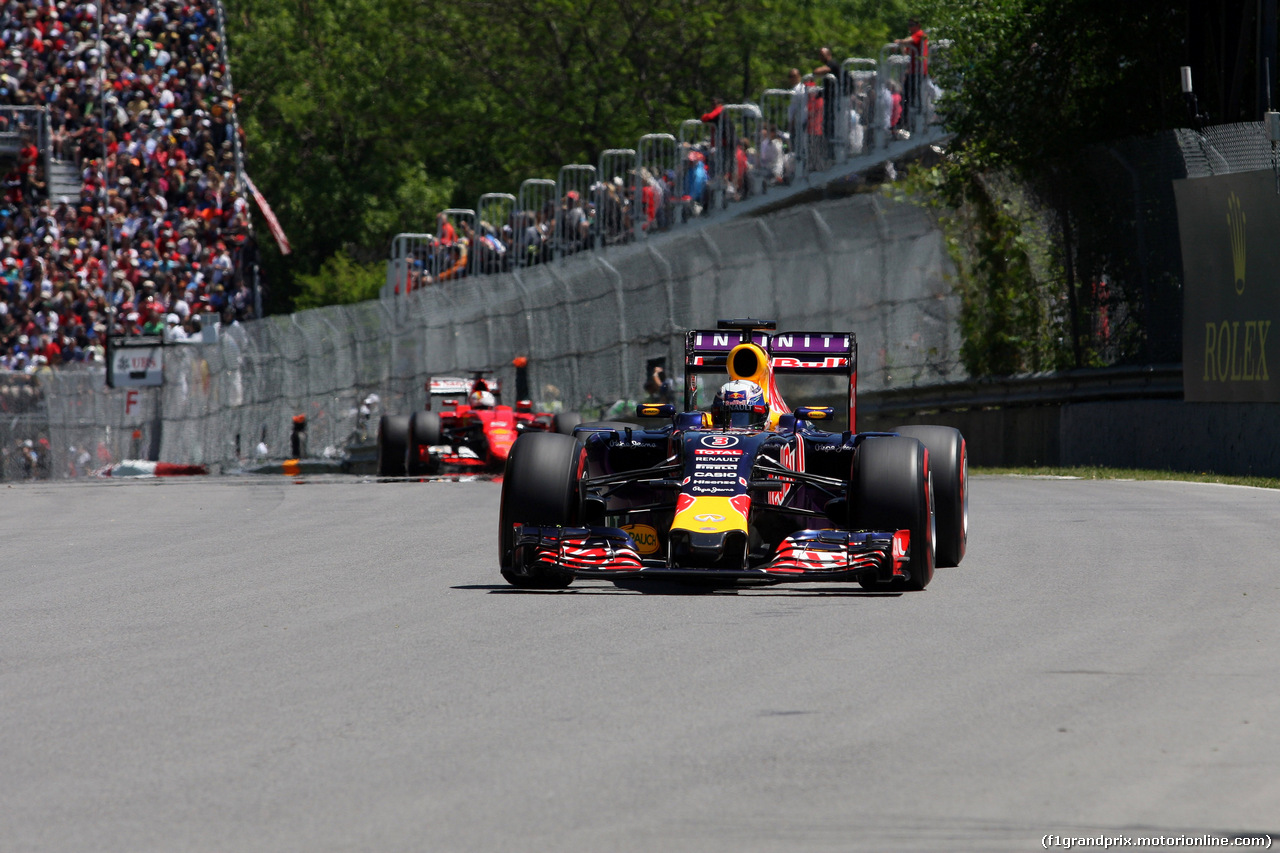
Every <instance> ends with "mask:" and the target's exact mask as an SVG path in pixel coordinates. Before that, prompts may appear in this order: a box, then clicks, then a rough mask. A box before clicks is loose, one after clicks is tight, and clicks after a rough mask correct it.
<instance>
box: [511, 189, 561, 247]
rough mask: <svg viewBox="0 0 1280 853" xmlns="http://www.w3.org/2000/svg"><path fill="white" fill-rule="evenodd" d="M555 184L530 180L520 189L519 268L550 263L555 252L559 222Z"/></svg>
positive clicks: (517, 241)
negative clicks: (555, 238) (556, 227)
mask: <svg viewBox="0 0 1280 853" xmlns="http://www.w3.org/2000/svg"><path fill="white" fill-rule="evenodd" d="M557 197H558V196H557V193H556V182H555V181H552V180H549V179H547V178H529V179H528V180H527V181H525V182H524V183H522V184H521V185H520V192H519V194H518V195H517V197H516V199H517V200H516V206H517V207H519V208H520V209H519V211H518V212H517V214H516V217H517V219H518V220H519V227H518V228H517V229H516V235H515V248H516V258H515V260H516V265H517V266H520V267H530V266H534V265H535V264H541V263H544V262H545V261H549V260H551V253H552V250H553V249H554V244H553V243H552V239H551V237H552V233H551V232H552V230H553V229H554V228H555V221H556V199H557Z"/></svg>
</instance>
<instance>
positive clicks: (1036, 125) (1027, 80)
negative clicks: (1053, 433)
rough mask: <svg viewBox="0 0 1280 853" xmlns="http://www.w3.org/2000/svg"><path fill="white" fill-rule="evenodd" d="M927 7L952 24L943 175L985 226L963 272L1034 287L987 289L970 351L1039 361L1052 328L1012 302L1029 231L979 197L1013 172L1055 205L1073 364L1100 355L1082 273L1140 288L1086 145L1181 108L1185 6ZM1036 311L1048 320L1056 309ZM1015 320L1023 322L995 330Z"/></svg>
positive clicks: (956, 2)
mask: <svg viewBox="0 0 1280 853" xmlns="http://www.w3.org/2000/svg"><path fill="white" fill-rule="evenodd" d="M927 13H928V16H929V21H930V23H931V26H932V29H933V30H934V32H935V33H936V34H942V35H950V36H954V37H955V38H954V42H953V44H952V45H951V46H950V47H949V48H948V49H947V50H946V51H945V52H944V53H943V54H941V57H940V58H941V60H942V61H939V62H935V67H934V69H933V72H934V74H935V76H936V77H937V78H938V80H939V81H940V83H941V85H942V87H943V88H944V89H945V90H946V91H947V96H946V98H945V100H944V102H943V111H944V115H945V118H946V122H947V125H948V127H949V128H950V129H951V130H953V131H955V134H956V137H955V141H954V144H953V146H952V149H951V157H950V158H949V159H948V161H947V162H946V163H945V164H944V165H943V166H942V167H941V175H942V181H941V182H940V187H941V189H942V190H943V192H944V197H945V198H947V199H948V200H949V201H950V203H951V204H952V205H953V207H954V208H955V209H957V210H958V209H960V207H961V206H963V205H966V204H967V205H970V206H971V209H972V210H974V211H978V212H979V213H978V215H977V216H976V218H975V219H974V220H973V222H972V225H973V226H974V227H976V228H979V229H982V235H981V236H980V237H978V238H976V239H975V240H973V241H972V245H973V247H974V249H975V250H976V251H978V252H980V253H981V254H983V255H985V258H984V259H982V260H981V261H979V262H978V263H977V264H976V265H975V266H974V267H973V268H972V270H971V272H973V273H974V274H975V275H977V276H979V278H982V279H983V286H984V287H985V289H986V291H987V293H988V296H990V295H992V294H995V293H1003V292H1007V291H1008V290H1009V289H1010V288H1017V287H1019V286H1021V287H1022V288H1023V290H1025V291H1028V292H1027V293H1026V294H1024V295H1025V297H1026V298H1024V299H1012V300H1010V299H986V300H984V302H983V304H984V306H985V308H984V310H988V311H992V312H997V313H1001V312H1005V313H1004V314H1002V316H1001V317H999V318H995V319H992V320H991V321H990V322H989V323H986V324H977V325H975V326H971V327H969V328H968V329H967V332H968V333H971V334H975V335H978V336H979V337H978V338H977V339H975V340H973V341H970V342H969V351H970V352H971V353H972V354H977V353H980V352H998V353H1002V354H1003V355H1002V357H1001V358H999V359H998V360H997V361H996V362H995V363H992V364H986V365H983V364H982V360H981V359H978V360H977V361H975V363H974V365H973V366H974V367H983V366H985V367H986V369H990V370H996V371H1004V370H1010V369H1035V368H1034V365H1035V364H1036V363H1039V362H1041V361H1042V360H1043V356H1044V354H1043V353H1042V352H1041V351H1040V349H1039V344H1038V343H1036V342H1038V341H1042V340H1043V339H1044V337H1045V335H1046V334H1048V333H1049V331H1050V330H1049V329H1048V327H1045V326H1042V328H1041V329H1040V330H1039V332H1037V331H1036V330H1035V329H1031V328H1021V326H1022V325H1023V324H1025V323H1028V322H1032V321H1033V320H1034V317H1035V316H1036V315H1035V314H1030V315H1029V314H1026V313H1019V311H1018V310H1017V309H1016V306H1018V305H1023V306H1025V305H1030V304H1033V303H1035V302H1036V301H1037V300H1036V299H1035V298H1032V294H1031V293H1030V291H1031V290H1034V289H1035V288H1036V287H1037V286H1038V285H1037V283H1036V282H1035V281H1034V280H1033V279H1032V278H1030V277H1027V278H1026V279H1025V280H1024V281H1023V282H1022V283H1021V285H1019V284H1018V282H1017V281H1016V279H1011V278H1010V274H1011V272H1013V271H1014V270H1016V269H1017V268H1018V266H1019V264H1018V263H1017V262H1016V261H1015V260H1014V258H1015V255H1016V253H1014V254H1011V253H1010V251H1011V249H1010V247H1012V246H1015V245H1019V243H1020V241H1021V242H1022V243H1025V235H1024V234H1022V232H1021V230H1020V226H1019V221H1018V217H1016V216H1015V217H1012V218H1011V217H1008V216H1004V215H997V214H998V213H999V211H1001V210H1007V209H1008V205H1007V204H1006V202H1007V199H998V198H990V197H987V188H989V187H990V186H991V182H990V181H987V180H984V177H990V176H995V175H1007V176H1011V177H1013V178H1015V179H1016V180H1017V181H1018V182H1020V183H1021V185H1022V186H1024V187H1025V188H1026V189H1027V190H1028V191H1029V192H1030V193H1032V194H1033V196H1034V197H1035V199H1036V200H1037V201H1038V203H1039V205H1040V206H1041V207H1042V208H1043V209H1045V210H1047V211H1049V212H1050V213H1051V218H1052V223H1053V237H1054V239H1055V241H1056V244H1057V245H1056V256H1057V266H1058V275H1057V280H1058V285H1057V287H1058V290H1059V293H1060V295H1061V299H1062V301H1063V302H1064V303H1065V305H1066V327H1067V330H1066V335H1065V336H1064V343H1065V347H1066V349H1067V353H1066V354H1067V355H1068V356H1069V363H1071V364H1074V365H1076V366H1085V365H1088V364H1092V363H1096V362H1097V360H1098V358H1099V355H1098V353H1097V352H1096V350H1095V349H1094V348H1093V345H1092V342H1091V340H1090V329H1091V328H1092V323H1091V320H1092V317H1093V315H1094V312H1095V311H1097V310H1098V309H1099V308H1100V307H1102V306H1100V305H1099V304H1098V302H1097V296H1096V295H1095V292H1094V291H1093V290H1091V289H1089V288H1088V287H1087V286H1086V285H1087V283H1089V282H1091V281H1094V280H1096V279H1097V278H1098V277H1100V276H1102V275H1104V274H1105V275H1108V276H1110V277H1113V278H1119V279H1120V281H1119V282H1118V284H1119V286H1120V287H1121V290H1122V292H1124V293H1127V294H1128V296H1129V297H1131V298H1137V297H1136V296H1135V294H1136V289H1135V288H1134V287H1133V286H1132V285H1133V283H1132V282H1131V281H1126V280H1124V279H1125V277H1126V264H1125V262H1124V261H1123V260H1122V259H1120V258H1119V255H1122V254H1123V250H1121V251H1120V252H1117V251H1114V250H1109V249H1107V248H1106V247H1108V246H1113V245H1114V242H1115V240H1114V235H1115V232H1116V230H1117V229H1116V222H1115V219H1114V211H1113V210H1112V205H1111V204H1110V202H1109V201H1108V199H1107V190H1108V188H1106V187H1099V186H1098V185H1097V183H1096V182H1094V181H1091V180H1089V179H1088V176H1089V175H1090V172H1091V168H1092V167H1093V165H1094V164H1093V163H1092V162H1091V158H1097V157H1099V156H1100V155H1099V150H1098V149H1097V146H1099V145H1104V144H1106V143H1109V142H1111V141H1114V140H1117V139H1122V138H1126V137H1133V136H1140V135H1143V134H1149V133H1152V132H1154V131H1157V130H1161V129H1166V128H1170V127H1173V126H1176V125H1178V124H1179V123H1180V122H1181V120H1182V119H1183V112H1182V105H1181V100H1180V93H1179V90H1178V76H1177V67H1178V65H1179V64H1180V57H1181V56H1182V38H1183V30H1182V27H1183V26H1184V22H1185V17H1184V11H1183V10H1181V9H1179V8H1178V7H1176V6H1173V5H1163V4H1148V3H1115V2H1102V0H1054V2H1050V0H946V2H943V0H934V2H931V3H930V4H929V5H928V7H927ZM1103 156H1105V154H1104V155H1103ZM984 211H985V212H984ZM974 286H976V285H974V284H973V283H970V285H969V287H970V289H971V290H972V288H973V287H974ZM1039 316H1040V317H1041V318H1042V319H1041V320H1040V322H1042V323H1048V322H1050V318H1051V316H1052V315H1051V314H1040V315H1039ZM1010 328H1013V329H1017V334H1013V335H1008V334H1006V333H1005V332H1004V331H1001V330H1004V329H1010ZM1137 338H1138V339H1139V340H1138V343H1137V344H1135V345H1134V346H1135V347H1136V348H1137V349H1141V341H1140V338H1141V334H1139V335H1138V336H1137ZM1011 345H1012V346H1013V349H1010V348H1009V347H1010V346H1011ZM1061 355H1062V354H1059V356H1058V357H1056V358H1054V359H1050V360H1051V361H1054V360H1061Z"/></svg>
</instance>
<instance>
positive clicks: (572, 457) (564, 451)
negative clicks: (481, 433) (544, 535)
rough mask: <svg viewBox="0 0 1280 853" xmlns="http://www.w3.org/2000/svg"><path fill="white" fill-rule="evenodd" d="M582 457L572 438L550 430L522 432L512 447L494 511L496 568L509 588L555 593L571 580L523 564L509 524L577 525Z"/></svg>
mask: <svg viewBox="0 0 1280 853" xmlns="http://www.w3.org/2000/svg"><path fill="white" fill-rule="evenodd" d="M584 455H585V450H584V449H583V446H582V443H581V442H580V441H578V440H577V439H576V438H573V437H572V436H568V435H560V434H559V433H553V432H529V433H525V434H524V435H522V436H520V437H519V438H518V439H516V443H515V444H513V445H512V446H511V454H510V455H509V456H508V457H507V469H506V474H505V475H504V476H503V478H502V499H501V502H500V509H499V511H498V565H499V566H500V567H501V569H502V576H503V577H504V578H506V580H507V583H509V584H511V585H512V586H518V587H524V588H528V589H559V588H562V587H566V586H568V585H569V584H570V583H572V582H573V572H571V571H569V570H567V569H559V568H556V569H549V568H545V567H539V566H530V565H525V563H524V557H525V555H522V554H517V553H515V547H514V546H515V533H514V530H513V527H512V525H514V524H516V523H521V524H537V525H545V526H547V527H552V526H569V525H573V524H575V523H576V522H577V516H578V477H579V476H581V473H582V465H583V461H584Z"/></svg>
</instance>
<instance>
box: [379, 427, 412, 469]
mask: <svg viewBox="0 0 1280 853" xmlns="http://www.w3.org/2000/svg"><path fill="white" fill-rule="evenodd" d="M408 440H409V416H408V415H383V416H382V417H381V418H379V419H378V476H379V477H403V476H404V454H405V445H406V444H407V443H408Z"/></svg>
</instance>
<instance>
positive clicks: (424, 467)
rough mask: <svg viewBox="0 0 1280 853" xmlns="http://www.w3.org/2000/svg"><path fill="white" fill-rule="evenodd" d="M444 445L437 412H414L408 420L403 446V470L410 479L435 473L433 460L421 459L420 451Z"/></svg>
mask: <svg viewBox="0 0 1280 853" xmlns="http://www.w3.org/2000/svg"><path fill="white" fill-rule="evenodd" d="M437 444H444V438H443V436H442V434H441V431H440V415H439V414H438V413H437V412H414V413H413V416H412V417H410V418H409V434H408V440H407V442H406V446H405V459H404V470H405V473H406V474H408V475H409V476H410V477H422V476H425V475H427V474H434V473H435V472H436V470H435V469H436V463H435V460H433V459H430V458H427V459H424V458H423V457H422V449H423V448H425V447H434V446H435V445H437Z"/></svg>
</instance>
